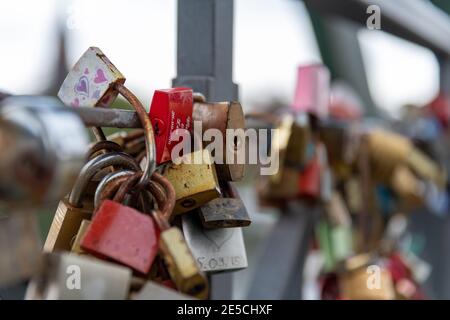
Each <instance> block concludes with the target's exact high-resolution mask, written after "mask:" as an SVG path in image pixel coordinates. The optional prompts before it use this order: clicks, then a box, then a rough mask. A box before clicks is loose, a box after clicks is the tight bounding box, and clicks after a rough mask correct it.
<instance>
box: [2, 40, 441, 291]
mask: <svg viewBox="0 0 450 320" xmlns="http://www.w3.org/2000/svg"><path fill="white" fill-rule="evenodd" d="M124 83H125V77H124V76H123V75H122V74H121V73H120V72H119V70H118V69H117V68H116V67H115V66H114V65H113V64H112V63H111V62H110V61H109V60H108V58H107V57H106V56H105V55H104V54H103V53H102V52H101V51H100V50H99V49H98V48H95V47H91V48H89V49H88V50H87V51H86V52H85V53H84V54H83V56H82V57H81V58H80V59H79V60H78V62H77V63H76V64H75V66H74V67H73V68H72V70H71V71H70V73H69V74H68V75H67V77H66V79H65V81H64V82H63V84H62V86H61V88H60V91H59V93H58V97H59V99H60V100H61V101H62V104H61V101H59V100H57V99H55V98H49V97H27V96H8V95H7V94H4V95H3V94H2V95H1V96H0V102H1V107H0V131H1V136H0V143H1V145H2V146H4V147H5V148H10V150H11V152H8V153H4V154H2V155H1V161H0V169H1V173H2V176H1V181H0V194H1V202H2V205H5V206H6V207H8V206H9V207H14V208H16V209H15V210H16V211H21V210H23V211H26V210H25V208H28V207H30V206H38V205H42V204H45V203H48V202H51V201H54V200H59V205H58V208H57V210H56V212H55V214H54V217H53V222H52V223H51V226H50V230H49V232H48V235H47V237H46V239H45V243H44V245H43V252H42V254H41V253H40V251H41V250H40V248H39V250H36V247H35V243H34V240H35V239H36V238H37V235H36V234H37V233H36V230H35V228H34V227H33V222H32V221H31V220H29V219H33V216H32V215H29V214H19V213H17V214H14V215H11V216H10V217H5V219H6V220H8V222H7V223H3V224H1V225H0V226H1V227H2V228H4V230H1V231H2V232H1V233H0V237H3V238H2V243H4V244H5V243H10V244H11V245H10V246H9V250H7V251H8V252H6V253H5V254H4V255H2V257H1V258H0V259H1V263H0V268H1V271H2V272H0V284H8V283H11V282H14V281H17V280H20V279H27V278H30V279H31V280H30V281H29V283H28V288H27V293H26V298H27V299H193V298H198V299H207V298H208V297H209V288H210V284H209V280H208V275H210V274H213V273H218V272H231V271H235V270H239V269H243V268H246V267H247V253H246V248H245V244H244V239H243V234H242V229H241V228H242V227H247V226H249V225H250V223H251V219H250V216H249V214H248V212H247V210H246V208H245V206H244V203H243V201H242V200H241V199H240V197H239V194H238V192H237V190H236V187H235V186H234V185H233V182H235V181H239V180H241V179H242V178H243V176H244V164H243V163H239V162H237V163H236V162H228V161H226V159H225V158H226V157H227V156H229V153H230V152H231V153H232V154H234V153H235V152H237V151H238V149H239V148H242V147H245V143H243V142H242V141H236V140H233V141H227V139H228V136H227V134H226V131H227V129H245V127H246V124H245V118H249V119H254V120H257V121H263V122H265V123H266V124H267V127H270V128H274V129H276V130H274V131H273V135H272V137H271V138H272V139H271V142H270V147H271V154H278V155H279V159H278V161H279V170H278V171H277V172H276V173H275V174H273V175H267V176H261V177H260V178H259V179H258V181H257V182H255V184H256V190H257V195H258V198H259V202H260V205H261V206H262V207H274V208H278V209H280V210H281V211H282V212H283V211H284V208H285V207H286V205H287V203H289V202H292V201H300V202H302V203H304V204H305V205H306V207H307V208H308V207H309V208H313V207H319V208H320V210H318V211H317V210H311V212H299V213H298V214H311V215H313V214H314V215H315V216H314V241H313V247H314V248H315V249H317V250H319V251H320V252H321V254H322V256H323V263H322V264H321V267H320V274H319V279H320V287H321V296H322V298H323V299H396V298H401V299H420V298H422V293H421V289H420V285H421V283H422V282H423V281H424V279H425V278H426V272H424V271H423V270H424V268H425V267H424V263H423V261H421V260H420V259H419V258H417V256H415V255H413V254H411V253H409V252H408V251H407V250H404V249H402V248H401V246H400V239H401V237H402V234H403V233H404V231H405V227H404V219H405V215H404V214H405V213H408V212H409V211H410V210H411V209H413V208H415V207H419V206H426V207H428V208H429V209H430V210H431V211H434V212H442V211H446V210H447V209H448V202H446V204H441V205H438V204H437V203H438V202H439V203H442V201H441V200H442V199H445V200H446V199H447V195H446V191H445V188H446V184H447V179H446V173H445V172H444V170H443V169H442V168H441V166H440V165H439V164H438V163H437V161H435V160H434V159H433V154H432V153H431V152H425V151H424V150H422V149H420V148H419V145H418V144H417V143H414V142H413V140H411V139H410V138H409V137H407V136H406V135H402V134H400V133H398V132H394V130H390V129H388V128H384V129H380V128H379V127H376V126H369V125H366V124H365V123H364V122H363V121H361V118H362V114H361V110H358V109H357V108H354V106H353V105H352V104H351V103H348V101H339V100H338V101H333V100H332V101H331V103H330V74H329V71H328V70H327V68H326V67H325V66H323V65H319V64H313V65H307V66H301V67H299V69H298V83H297V90H296V94H295V99H294V103H293V104H292V107H291V108H289V109H281V111H280V112H278V113H275V114H269V113H264V112H254V113H249V114H247V115H246V116H244V113H243V110H242V107H241V105H240V104H239V103H237V102H220V103H210V102H207V101H206V99H205V98H204V97H203V96H202V94H201V93H195V92H193V90H192V89H190V88H185V87H179V88H171V89H165V90H156V91H155V93H154V95H153V99H152V102H151V106H150V111H149V112H147V111H146V109H145V108H144V106H143V105H142V103H141V102H140V101H139V99H138V98H137V97H136V96H135V95H134V94H133V93H132V92H131V91H130V90H129V89H128V88H126V87H125V85H124ZM118 95H121V96H122V97H123V98H124V99H125V100H126V101H127V102H128V103H129V104H130V106H131V108H132V109H133V110H134V112H133V111H129V110H121V109H110V108H108V107H110V106H111V104H112V103H113V102H114V100H115V99H116V98H117V96H118ZM440 104H442V103H441V102H440V100H439V99H438V100H437V101H435V102H434V104H432V105H431V107H430V108H429V110H431V113H427V114H428V115H429V116H428V120H429V121H434V120H430V119H438V120H439V121H441V120H442V121H444V122H445V121H448V117H446V116H445V115H444V116H442V114H441V112H440V111H441V110H442V108H441V107H440ZM94 107H95V108H94ZM444 118H445V119H444ZM418 119H421V120H423V117H422V115H421V116H420V117H416V118H415V120H416V121H415V122H414V121H412V122H411V127H409V129H410V131H411V130H412V131H414V130H413V129H414V126H415V125H423V121H422V122H420V124H417V123H418V122H419V120H418ZM413 120H414V119H413ZM196 121H198V122H201V124H202V126H201V132H200V134H201V133H202V132H205V131H206V130H208V129H214V130H216V131H218V132H219V133H220V134H221V137H222V138H223V141H222V142H223V143H222V144H221V145H222V146H223V150H222V151H223V152H222V153H221V156H220V158H219V159H217V154H213V153H212V152H211V150H210V148H208V145H209V144H210V143H211V142H212V141H211V140H209V141H204V139H201V138H199V137H198V136H195V134H194V135H193V136H189V137H188V138H187V141H184V142H186V143H187V142H188V143H187V145H189V146H191V145H194V148H189V149H188V152H185V153H179V152H178V153H177V155H179V156H180V158H179V159H178V160H183V161H175V160H176V159H174V158H173V153H174V150H175V149H176V145H177V144H176V141H175V140H174V139H173V134H174V133H175V132H176V131H177V130H179V129H184V130H185V131H186V132H192V131H193V130H194V123H195V122H196ZM444 125H445V124H444ZM447 125H448V123H447ZM85 126H88V127H93V134H94V136H95V140H96V141H95V142H93V143H90V142H89V138H88V136H87V135H86V130H85ZM103 127H115V128H119V129H120V128H128V129H126V130H120V131H116V132H114V133H112V134H110V135H106V134H105V133H104V129H103ZM419 131H420V130H419ZM198 139H200V140H201V141H200V142H199V141H198ZM233 139H234V138H233ZM415 139H416V140H417V137H415ZM419 140H420V139H419ZM230 144H231V146H232V147H231V148H229V145H230ZM196 146H197V147H196ZM183 150H184V149H183ZM216 151H217V150H216ZM194 159H202V161H201V162H200V163H197V162H195V161H194ZM217 160H219V161H217ZM306 211H308V210H306ZM380 213H382V214H380ZM2 218H3V217H2ZM6 220H5V221H6ZM34 222H35V221H34ZM5 226H6V227H5ZM17 237H22V241H21V242H20V245H18V244H17V243H18V242H17V243H16V242H15V241H13V240H11V239H16V238H17ZM279 245H280V250H283V246H289V245H290V244H289V243H280V244H279ZM274 263H278V262H277V261H276V262H274ZM5 266H6V267H5ZM30 266H31V267H30ZM425 269H426V268H425ZM274 276H276V275H274ZM371 277H373V278H371ZM372 280H373V281H372ZM74 288H75V289H76V290H74Z"/></svg>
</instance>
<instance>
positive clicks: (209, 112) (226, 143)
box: [193, 102, 246, 181]
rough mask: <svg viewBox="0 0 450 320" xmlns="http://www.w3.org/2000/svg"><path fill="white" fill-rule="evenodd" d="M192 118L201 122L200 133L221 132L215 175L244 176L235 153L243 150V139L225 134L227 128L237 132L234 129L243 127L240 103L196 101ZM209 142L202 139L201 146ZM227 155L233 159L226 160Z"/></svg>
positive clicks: (235, 178)
mask: <svg viewBox="0 0 450 320" xmlns="http://www.w3.org/2000/svg"><path fill="white" fill-rule="evenodd" d="M193 119H194V121H200V122H201V124H202V133H204V132H206V131H207V130H209V129H214V130H219V131H220V133H221V134H222V137H223V139H222V143H223V149H222V158H221V159H219V158H218V159H217V160H220V161H216V169H217V175H218V176H219V178H220V180H223V181H239V180H241V179H242V178H243V176H244V167H245V166H244V164H243V163H241V162H239V161H238V159H237V154H238V152H239V153H242V152H245V145H246V144H245V141H240V140H241V139H240V137H239V136H238V135H227V130H229V132H234V133H237V132H238V131H236V130H244V129H245V117H244V112H243V110H242V106H241V104H240V103H239V102H217V103H204V102H196V103H194V112H193ZM235 137H236V138H235ZM196 138H197V137H196ZM229 139H232V140H229ZM210 143H211V142H210V141H203V148H206V146H207V145H209V144H210ZM216 157H218V155H216ZM227 157H228V158H229V159H233V161H227Z"/></svg>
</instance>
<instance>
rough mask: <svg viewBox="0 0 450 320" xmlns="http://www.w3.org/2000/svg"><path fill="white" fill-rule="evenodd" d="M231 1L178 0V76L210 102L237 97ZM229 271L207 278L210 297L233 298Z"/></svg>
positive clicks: (178, 82)
mask: <svg viewBox="0 0 450 320" xmlns="http://www.w3.org/2000/svg"><path fill="white" fill-rule="evenodd" d="M233 4H234V1H233V0H178V9H177V10H178V13H177V15H178V17H177V21H178V25H177V33H178V34H177V77H176V78H175V79H174V80H173V81H172V84H173V86H187V87H190V88H192V89H194V91H196V92H201V93H203V94H204V95H205V97H206V99H207V100H209V101H227V100H228V101H230V100H237V98H238V87H237V85H236V84H234V83H233V79H232V75H233V7H234V6H233ZM232 280H233V277H232V274H230V273H224V274H217V275H212V276H211V277H210V284H211V296H210V298H211V299H231V298H232Z"/></svg>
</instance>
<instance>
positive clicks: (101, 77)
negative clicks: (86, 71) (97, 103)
mask: <svg viewBox="0 0 450 320" xmlns="http://www.w3.org/2000/svg"><path fill="white" fill-rule="evenodd" d="M107 80H108V79H106V77H105V73H104V72H103V70H102V69H97V73H96V75H95V78H94V82H95V83H103V82H105V81H107Z"/></svg>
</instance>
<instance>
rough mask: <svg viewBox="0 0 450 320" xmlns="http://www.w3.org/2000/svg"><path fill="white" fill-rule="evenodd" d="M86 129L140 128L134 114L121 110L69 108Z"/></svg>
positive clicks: (136, 116) (137, 118)
mask: <svg viewBox="0 0 450 320" xmlns="http://www.w3.org/2000/svg"><path fill="white" fill-rule="evenodd" d="M70 110H72V111H73V112H74V113H76V114H77V115H78V116H79V117H80V118H81V120H82V121H83V122H84V124H85V125H86V127H110V128H142V126H141V123H140V121H139V117H138V115H137V113H136V112H134V111H129V110H123V109H107V108H91V107H79V108H71V109H70Z"/></svg>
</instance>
